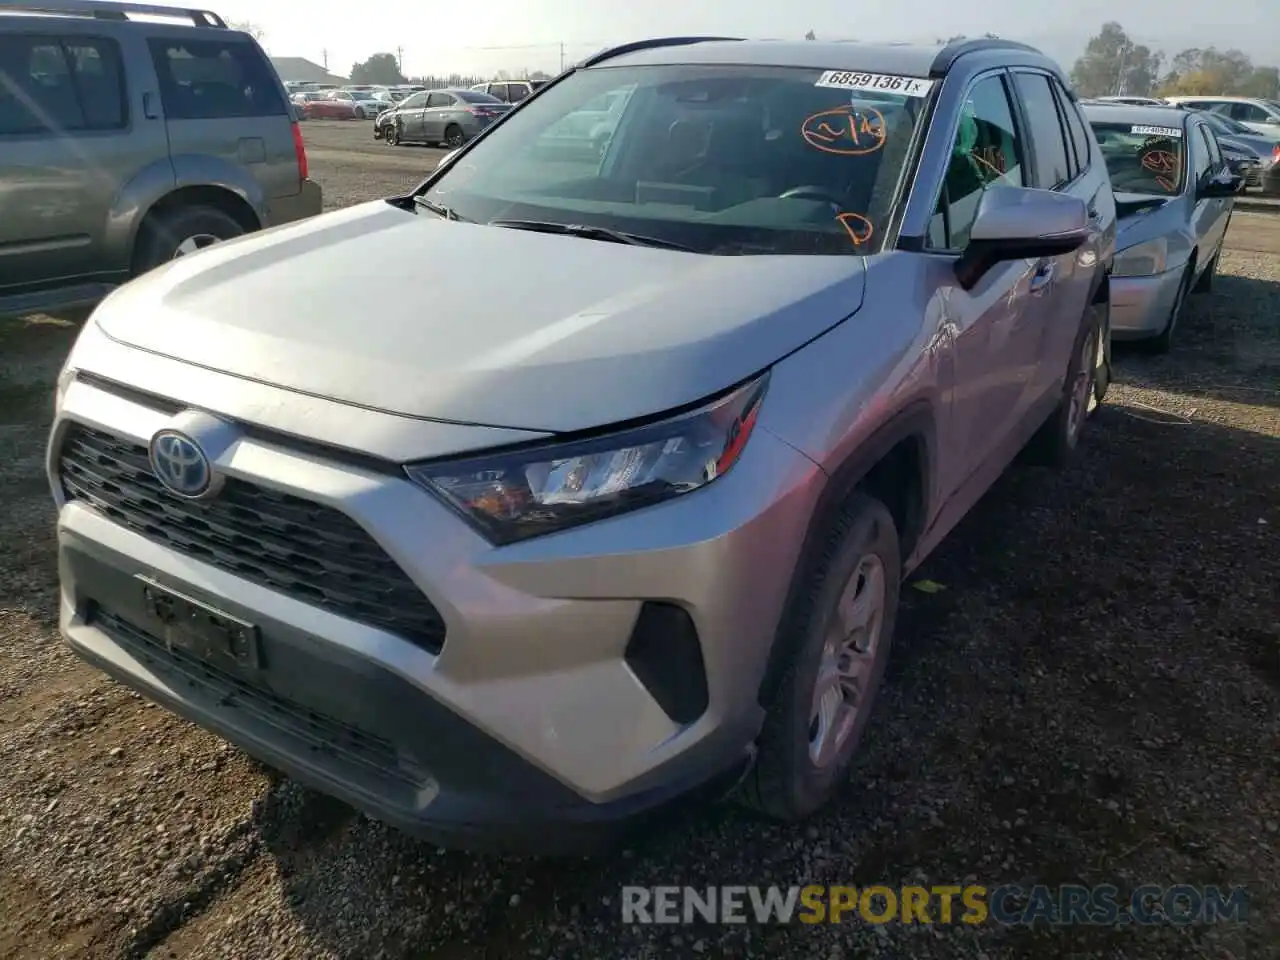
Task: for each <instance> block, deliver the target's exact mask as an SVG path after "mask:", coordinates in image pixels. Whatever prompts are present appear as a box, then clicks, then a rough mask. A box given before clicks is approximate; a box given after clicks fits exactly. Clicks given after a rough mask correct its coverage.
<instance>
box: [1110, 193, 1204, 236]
mask: <svg viewBox="0 0 1280 960" xmlns="http://www.w3.org/2000/svg"><path fill="white" fill-rule="evenodd" d="M1116 215H1117V217H1118V220H1117V222H1116V249H1117V250H1124V249H1125V248H1127V247H1132V246H1133V245H1134V244H1138V243H1144V242H1145V241H1147V240H1152V239H1154V238H1156V237H1160V236H1164V235H1166V234H1169V233H1172V232H1175V231H1178V230H1185V229H1187V223H1188V219H1189V214H1188V212H1187V209H1186V205H1185V204H1184V203H1183V199H1182V198H1181V197H1153V196H1151V195H1150V194H1145V193H1117V194H1116Z"/></svg>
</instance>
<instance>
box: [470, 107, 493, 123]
mask: <svg viewBox="0 0 1280 960" xmlns="http://www.w3.org/2000/svg"><path fill="white" fill-rule="evenodd" d="M467 109H468V111H469V112H470V113H471V115H472V116H476V117H484V118H485V119H488V120H492V119H493V118H494V117H496V116H497V115H498V113H499V111H497V110H495V109H493V107H468V108H467Z"/></svg>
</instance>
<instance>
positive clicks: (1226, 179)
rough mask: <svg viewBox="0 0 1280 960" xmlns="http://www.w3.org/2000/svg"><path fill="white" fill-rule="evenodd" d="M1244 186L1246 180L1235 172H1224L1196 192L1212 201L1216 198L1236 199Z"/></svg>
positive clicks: (1228, 170) (1229, 170)
mask: <svg viewBox="0 0 1280 960" xmlns="http://www.w3.org/2000/svg"><path fill="white" fill-rule="evenodd" d="M1243 184H1244V178H1242V177H1241V176H1240V174H1238V173H1236V172H1235V171H1234V170H1231V169H1227V170H1223V171H1222V172H1221V173H1219V174H1218V175H1217V176H1215V177H1213V178H1212V179H1210V180H1208V181H1207V182H1206V183H1205V184H1204V186H1202V187H1201V188H1200V189H1199V190H1197V191H1196V195H1197V196H1199V197H1202V198H1204V199H1212V198H1214V197H1234V196H1235V195H1236V194H1237V193H1239V192H1240V187H1241V186H1242V185H1243Z"/></svg>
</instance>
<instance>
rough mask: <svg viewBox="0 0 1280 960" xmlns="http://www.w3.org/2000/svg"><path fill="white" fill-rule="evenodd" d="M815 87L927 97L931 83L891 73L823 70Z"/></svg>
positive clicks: (918, 78)
mask: <svg viewBox="0 0 1280 960" xmlns="http://www.w3.org/2000/svg"><path fill="white" fill-rule="evenodd" d="M814 86H815V87H834V88H835V89H837V90H870V91H876V92H879V93H897V94H901V95H902V96H904V97H927V96H928V95H929V91H930V90H932V89H933V81H932V80H925V79H922V78H920V77H901V76H898V75H897V74H892V73H852V72H850V71H848V70H825V71H823V74H822V76H820V77H819V78H818V82H817V83H815V84H814Z"/></svg>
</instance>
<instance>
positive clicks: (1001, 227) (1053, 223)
mask: <svg viewBox="0 0 1280 960" xmlns="http://www.w3.org/2000/svg"><path fill="white" fill-rule="evenodd" d="M1088 238H1089V211H1088V209H1087V208H1086V207H1085V204H1084V201H1083V200H1080V199H1079V198H1077V197H1073V196H1069V195H1068V194H1064V193H1054V192H1053V191H1051V190H1035V189H1031V188H1029V187H990V188H988V189H987V190H986V191H984V192H983V194H982V199H981V200H980V201H979V202H978V212H977V215H976V216H975V218H974V221H973V227H972V228H971V229H970V231H969V245H968V246H967V247H966V248H965V251H964V253H963V254H961V256H960V259H959V260H957V261H956V267H955V269H956V279H957V280H959V281H960V286H961V287H963V288H964V289H965V290H972V289H973V288H974V286H975V285H976V284H977V283H978V281H979V280H981V279H982V278H983V276H984V275H985V274H986V273H987V271H988V270H990V269H991V268H992V267H994V266H995V265H996V264H997V263H1002V262H1005V261H1008V260H1028V259H1035V258H1040V257H1056V256H1060V255H1061V254H1064V253H1071V252H1072V251H1073V250H1075V249H1077V248H1078V247H1079V246H1080V245H1081V244H1082V243H1084V242H1085V240H1087V239H1088Z"/></svg>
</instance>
